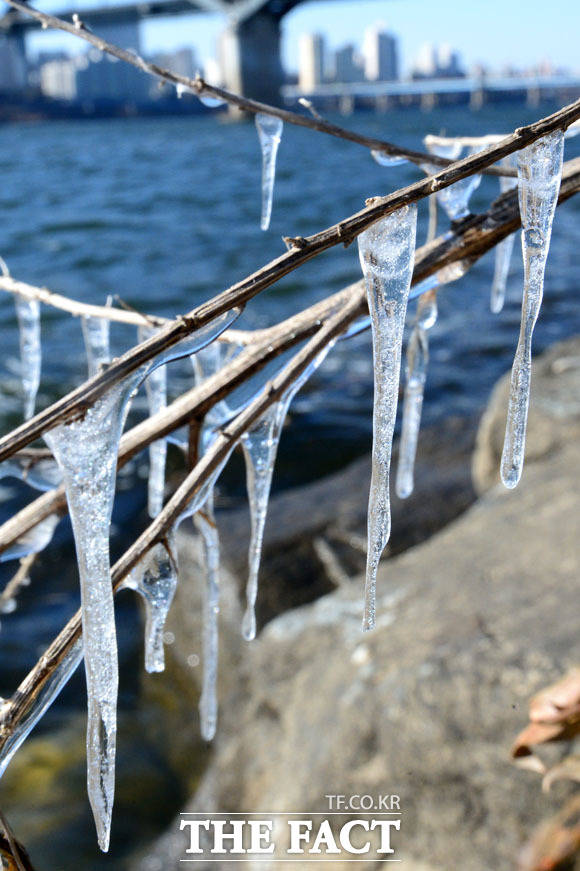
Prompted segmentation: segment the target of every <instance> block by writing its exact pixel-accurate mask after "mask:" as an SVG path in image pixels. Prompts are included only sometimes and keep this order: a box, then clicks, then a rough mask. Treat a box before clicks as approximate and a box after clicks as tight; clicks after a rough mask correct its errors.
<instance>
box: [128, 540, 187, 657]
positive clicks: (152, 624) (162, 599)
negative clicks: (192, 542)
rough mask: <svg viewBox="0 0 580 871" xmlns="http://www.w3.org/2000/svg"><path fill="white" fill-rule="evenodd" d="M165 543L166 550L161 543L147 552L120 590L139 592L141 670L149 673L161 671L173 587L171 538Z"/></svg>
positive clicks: (175, 584) (174, 567) (172, 548)
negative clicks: (142, 628)
mask: <svg viewBox="0 0 580 871" xmlns="http://www.w3.org/2000/svg"><path fill="white" fill-rule="evenodd" d="M168 543H169V550H168V549H167V548H166V547H165V545H164V544H156V545H154V547H152V548H151V549H150V550H149V551H147V553H146V554H145V556H144V557H143V559H142V560H141V561H140V562H139V563H138V564H137V566H136V567H135V568H134V569H133V571H132V572H131V574H130V575H129V577H128V578H127V579H126V580H125V582H124V583H123V587H125V588H127V589H130V590H135V591H136V592H137V593H139V595H140V596H141V597H142V598H143V601H144V603H145V669H146V670H147V671H148V672H150V673H152V672H158V671H163V670H164V668H165V656H164V651H163V630H164V627H165V620H166V619H167V614H168V613H169V609H170V607H171V603H172V601H173V596H174V595H175V588H176V586H177V570H176V566H175V563H174V560H173V557H172V554H174V553H175V542H174V538H173V536H172V535H171V536H170V537H169V539H168Z"/></svg>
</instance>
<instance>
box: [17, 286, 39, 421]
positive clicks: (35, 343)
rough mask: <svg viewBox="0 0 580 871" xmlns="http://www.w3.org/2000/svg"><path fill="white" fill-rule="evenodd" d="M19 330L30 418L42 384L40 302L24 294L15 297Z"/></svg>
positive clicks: (26, 401) (25, 408) (23, 375)
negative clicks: (27, 297)
mask: <svg viewBox="0 0 580 871" xmlns="http://www.w3.org/2000/svg"><path fill="white" fill-rule="evenodd" d="M14 304H15V306H16V316H17V318H18V330H19V333H20V366H21V378H22V396H23V400H24V417H25V418H26V419H27V420H28V419H29V418H30V417H32V416H33V415H34V406H35V404H36V394H37V393H38V388H39V385H40V367H41V359H42V354H41V347H40V303H39V302H38V300H36V299H26V297H24V296H18V295H16V296H15V297H14Z"/></svg>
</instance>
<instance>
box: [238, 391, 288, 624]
mask: <svg viewBox="0 0 580 871" xmlns="http://www.w3.org/2000/svg"><path fill="white" fill-rule="evenodd" d="M287 407H288V405H287V403H286V402H277V403H275V404H274V405H271V406H270V408H269V409H268V410H267V411H266V413H265V414H264V415H263V417H261V418H260V419H259V420H258V421H257V422H256V423H255V424H254V426H253V427H252V428H251V429H250V430H249V431H248V432H247V433H245V434H244V436H243V437H242V449H243V452H244V460H245V462H246V487H247V490H248V504H249V507H250V523H251V534H250V546H249V551H248V582H247V585H246V611H245V613H244V619H243V622H242V633H243V635H244V638H246V640H248V641H251V640H252V639H253V638H255V637H256V599H257V596H258V572H259V569H260V559H261V556H262V542H263V540H264V527H265V525H266V513H267V511H268V500H269V498H270V489H271V486H272V475H273V474H274V463H275V462H276V454H277V452H278V443H279V440H280V433H281V430H282V425H283V423H284V418H285V416H286V409H287Z"/></svg>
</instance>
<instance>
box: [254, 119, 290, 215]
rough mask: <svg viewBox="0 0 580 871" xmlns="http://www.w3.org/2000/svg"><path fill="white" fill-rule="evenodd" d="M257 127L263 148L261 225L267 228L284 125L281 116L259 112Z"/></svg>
mask: <svg viewBox="0 0 580 871" xmlns="http://www.w3.org/2000/svg"><path fill="white" fill-rule="evenodd" d="M256 127H257V129H258V136H259V138H260V146H261V148H262V218H261V221H260V227H261V228H262V230H267V229H268V227H269V226H270V218H271V216H272V202H273V199H274V180H275V178H276V155H277V154H278V146H279V145H280V140H281V138H282V130H283V127H284V124H283V122H282V121H281V120H280V118H275V117H274V116H273V115H266V114H265V113H263V112H258V114H257V115H256Z"/></svg>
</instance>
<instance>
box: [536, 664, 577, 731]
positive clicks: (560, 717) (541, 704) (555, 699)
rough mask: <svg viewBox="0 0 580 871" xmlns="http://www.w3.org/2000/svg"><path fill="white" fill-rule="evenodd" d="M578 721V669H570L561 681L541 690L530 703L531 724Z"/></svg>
mask: <svg viewBox="0 0 580 871" xmlns="http://www.w3.org/2000/svg"><path fill="white" fill-rule="evenodd" d="M576 720H580V668H573V669H571V670H570V671H569V672H568V674H566V675H565V676H564V677H563V678H561V680H559V681H557V682H556V683H555V684H552V685H551V686H549V687H546V689H543V690H541V691H540V692H539V693H537V695H535V696H534V697H533V699H532V700H531V702H530V721H531V722H532V723H561V722H570V721H576Z"/></svg>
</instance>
